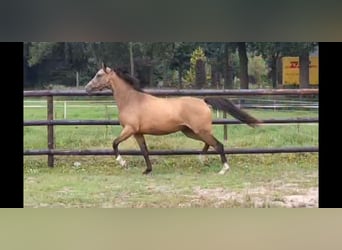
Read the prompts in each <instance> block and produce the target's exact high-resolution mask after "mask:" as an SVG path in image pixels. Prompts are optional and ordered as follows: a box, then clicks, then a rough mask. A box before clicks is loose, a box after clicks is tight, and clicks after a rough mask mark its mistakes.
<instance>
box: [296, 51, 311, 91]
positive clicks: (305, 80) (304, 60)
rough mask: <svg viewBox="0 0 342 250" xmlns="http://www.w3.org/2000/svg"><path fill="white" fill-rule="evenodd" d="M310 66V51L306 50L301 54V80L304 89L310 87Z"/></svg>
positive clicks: (301, 86)
mask: <svg viewBox="0 0 342 250" xmlns="http://www.w3.org/2000/svg"><path fill="white" fill-rule="evenodd" d="M309 66H310V58H309V52H304V53H303V54H301V55H300V56H299V82H300V88H302V89H303V88H308V87H309Z"/></svg>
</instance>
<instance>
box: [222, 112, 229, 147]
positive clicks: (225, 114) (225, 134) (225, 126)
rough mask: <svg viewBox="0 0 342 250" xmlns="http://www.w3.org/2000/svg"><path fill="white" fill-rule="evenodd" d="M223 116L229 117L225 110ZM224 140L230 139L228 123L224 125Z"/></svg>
mask: <svg viewBox="0 0 342 250" xmlns="http://www.w3.org/2000/svg"><path fill="white" fill-rule="evenodd" d="M223 118H227V113H226V112H223ZM223 140H224V141H228V133H227V124H224V125H223Z"/></svg>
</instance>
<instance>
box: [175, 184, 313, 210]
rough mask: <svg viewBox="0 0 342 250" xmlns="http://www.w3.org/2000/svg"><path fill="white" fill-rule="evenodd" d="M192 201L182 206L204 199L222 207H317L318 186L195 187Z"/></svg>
mask: <svg viewBox="0 0 342 250" xmlns="http://www.w3.org/2000/svg"><path fill="white" fill-rule="evenodd" d="M193 193H194V194H193V195H191V201H190V202H189V203H187V204H182V205H181V207H189V206H192V205H193V204H196V203H201V202H203V201H204V200H206V201H209V202H210V204H212V206H214V207H222V206H225V204H227V203H231V204H233V205H234V204H235V205H236V206H238V205H239V204H240V205H241V206H245V207H257V208H258V207H286V208H300V207H303V208H317V207H318V188H317V187H315V188H309V189H300V188H298V185H297V184H286V185H282V186H278V187H273V188H268V187H257V188H248V189H246V190H243V191H229V190H227V189H224V188H213V189H203V188H200V187H195V188H194V190H193Z"/></svg>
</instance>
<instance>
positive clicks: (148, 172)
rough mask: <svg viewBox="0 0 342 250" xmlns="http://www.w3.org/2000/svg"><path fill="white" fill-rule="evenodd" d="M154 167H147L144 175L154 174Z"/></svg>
mask: <svg viewBox="0 0 342 250" xmlns="http://www.w3.org/2000/svg"><path fill="white" fill-rule="evenodd" d="M151 172H152V169H146V170H145V171H144V172H143V173H142V174H144V175H148V174H152V173H151Z"/></svg>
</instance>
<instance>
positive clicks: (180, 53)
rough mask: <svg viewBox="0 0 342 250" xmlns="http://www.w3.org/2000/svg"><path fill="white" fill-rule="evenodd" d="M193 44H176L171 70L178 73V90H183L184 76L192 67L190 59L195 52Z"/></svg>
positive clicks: (174, 45)
mask: <svg viewBox="0 0 342 250" xmlns="http://www.w3.org/2000/svg"><path fill="white" fill-rule="evenodd" d="M193 47H194V45H193V43H185V42H175V43H174V44H173V55H172V57H171V61H170V68H171V69H174V70H177V71H178V88H183V81H182V79H183V74H184V72H185V71H186V70H188V69H189V67H190V58H191V53H192V51H193V49H194V48H193Z"/></svg>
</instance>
